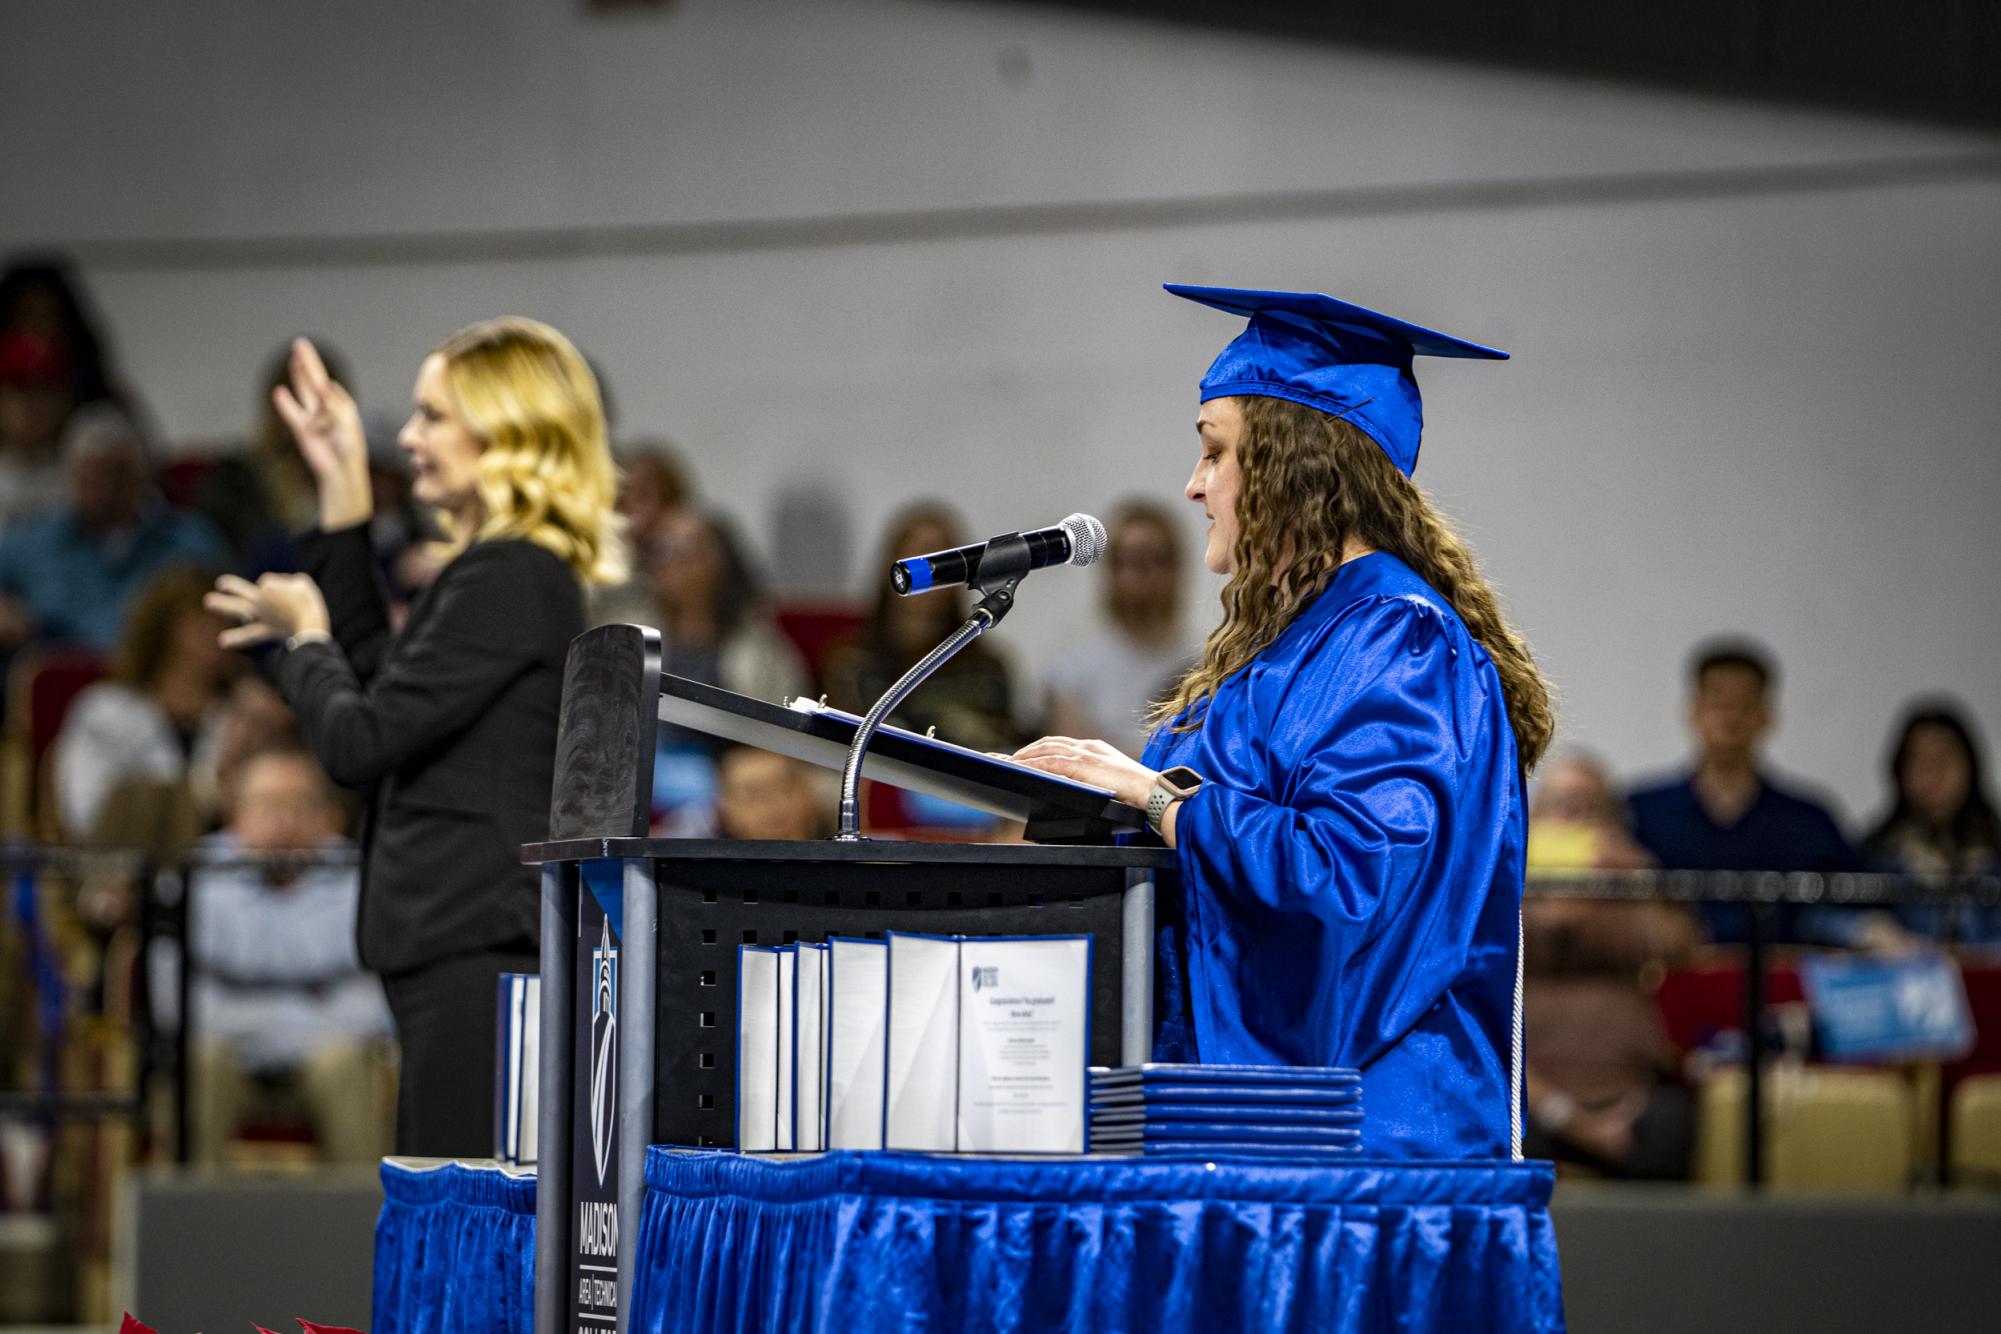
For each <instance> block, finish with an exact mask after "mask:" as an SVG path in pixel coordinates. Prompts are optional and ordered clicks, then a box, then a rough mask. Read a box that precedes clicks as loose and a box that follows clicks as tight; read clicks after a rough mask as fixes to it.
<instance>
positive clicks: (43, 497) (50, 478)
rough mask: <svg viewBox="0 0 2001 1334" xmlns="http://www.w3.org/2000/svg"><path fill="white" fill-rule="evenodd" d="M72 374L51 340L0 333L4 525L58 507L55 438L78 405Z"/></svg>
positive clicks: (0, 511) (0, 514)
mask: <svg viewBox="0 0 2001 1334" xmlns="http://www.w3.org/2000/svg"><path fill="white" fill-rule="evenodd" d="M70 380H71V377H70V369H69V364H68V362H67V360H66V359H65V357H64V354H63V351H62V349H61V348H60V347H59V346H57V345H56V344H55V343H54V342H53V341H51V340H50V339H47V338H44V337H42V336H41V335H39V334H33V333H29V332H27V331H26V330H22V329H10V330H7V331H5V332H0V524H7V523H12V522H14V521H15V520H18V519H22V518H25V517H27V516H28V515H31V514H33V513H35V512H36V511H38V510H44V509H49V508H51V507H53V506H55V505H57V504H60V503H61V501H62V497H63V482H62V469H61V468H60V467H58V466H57V464H56V439H57V437H58V436H59V435H61V433H62V428H63V423H64V422H65V421H67V420H68V419H69V414H70V410H71V409H72V408H73V407H75V406H76V402H75V399H74V397H73V395H74V392H75V391H74V390H73V389H72V388H71V384H70Z"/></svg>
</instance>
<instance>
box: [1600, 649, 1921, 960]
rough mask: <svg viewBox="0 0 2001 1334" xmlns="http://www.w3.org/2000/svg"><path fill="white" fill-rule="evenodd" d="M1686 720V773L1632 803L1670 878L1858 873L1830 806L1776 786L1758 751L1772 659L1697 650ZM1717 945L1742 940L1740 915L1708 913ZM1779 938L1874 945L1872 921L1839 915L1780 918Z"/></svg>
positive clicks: (1768, 710)
mask: <svg viewBox="0 0 2001 1334" xmlns="http://www.w3.org/2000/svg"><path fill="white" fill-rule="evenodd" d="M1688 683H1689V690H1690V695H1689V705H1688V721H1689V727H1690V730H1691V731H1692V732H1693V733H1694V735H1695V743H1696V753H1695V763H1694V766H1693V768H1692V770H1691V771H1690V772H1689V773H1688V774H1687V775H1686V776H1684V777H1681V778H1677V779H1673V780H1671V781H1668V782H1663V783H1657V784H1655V785H1654V786H1652V787H1648V788H1645V789H1643V790H1641V791H1637V792H1634V793H1633V795H1632V802H1631V805H1632V811H1633V832H1634V835H1635V836H1636V837H1637V838H1638V839H1639V841H1640V845H1641V846H1642V847H1644V848H1645V849H1646V850H1647V851H1648V852H1650V853H1652V854H1653V856H1654V858H1655V860H1657V861H1658V862H1659V863H1660V864H1661V866H1662V867H1663V868H1665V869H1667V870H1670V871H1818V872H1822V873H1831V872H1839V871H1852V870H1855V869H1856V868H1857V867H1858V866H1859V864H1860V862H1859V859H1858V858H1857V856H1856V854H1855V851H1854V849H1853V848H1851V847H1850V846H1849V844H1848V841H1847V839H1845V838H1844V837H1843V836H1842V833H1841V828H1840V826H1839V825H1837V824H1836V823H1835V820H1834V817H1833V816H1832V815H1830V814H1829V813H1828V810H1827V807H1826V806H1824V805H1822V804H1821V803H1820V802H1818V801H1816V800H1814V799H1813V798H1811V797H1808V796H1806V795H1804V794H1802V793H1799V792H1795V791H1793V790H1791V789H1790V788H1789V787H1787V786H1784V785H1781V784H1780V783H1778V782H1777V781H1775V780H1774V779H1773V777H1772V776H1771V774H1770V773H1769V772H1768V771H1767V770H1766V769H1765V767H1764V756H1763V750H1764V744H1765V740H1766V737H1767V736H1768V735H1769V734H1770V732H1771V730H1772V725H1773V712H1774V711H1773V707H1772V698H1773V696H1774V695H1775V694H1776V693H1777V688H1778V669H1777V667H1776V665H1775V664H1774V663H1773V661H1772V658H1771V655H1770V654H1769V653H1767V652H1766V651H1765V650H1764V649H1763V648H1761V647H1760V646H1758V645H1756V644H1752V643H1750V642H1748V641H1742V640H1717V641H1713V642H1710V643H1706V644H1703V645H1700V646H1698V648H1697V649H1696V652H1695V654H1694V657H1693V659H1692V660H1691V663H1690V668H1689V674H1688ZM1703 915H1704V918H1705V920H1706V922H1707V923H1708V926H1709V929H1710V931H1711V933H1712V934H1713V936H1714V937H1715V938H1716V939H1717V940H1719V941H1741V940H1743V939H1744V935H1745V931H1746V916H1745V910H1744V909H1743V908H1742V907H1741V906H1738V905H1736V904H1705V905H1704V907H1703ZM1774 925H1775V926H1776V927H1777V929H1778V933H1779V935H1780V936H1781V937H1782V938H1796V939H1809V940H1818V941H1821V942H1824V943H1825V942H1833V943H1842V944H1857V945H1865V944H1873V943H1877V942H1876V940H1875V939H1874V936H1875V934H1876V933H1877V932H1879V931H1880V930H1881V929H1882V927H1883V923H1882V922H1881V921H1880V920H1878V918H1877V917H1871V916H1868V915H1863V914H1856V913H1852V912H1849V911H1846V910H1841V909H1821V910H1815V911H1810V912H1808V913H1803V914H1800V915H1799V917H1798V919H1797V920H1794V919H1793V918H1791V917H1789V916H1788V915H1785V914H1781V915H1780V916H1779V919H1778V920H1777V921H1776V922H1775V924H1774Z"/></svg>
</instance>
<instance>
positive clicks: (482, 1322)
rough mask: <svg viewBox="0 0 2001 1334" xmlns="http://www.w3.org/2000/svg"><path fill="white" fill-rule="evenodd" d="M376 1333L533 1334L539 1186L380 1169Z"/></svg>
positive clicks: (470, 1171) (470, 1172)
mask: <svg viewBox="0 0 2001 1334" xmlns="http://www.w3.org/2000/svg"><path fill="white" fill-rule="evenodd" d="M382 1195H383V1200H382V1215H381V1217H380V1218H379V1219H378V1220H377V1222H376V1224H375V1304H374V1318H373V1322H372V1323H371V1324H370V1326H369V1334H443V1332H444V1331H451V1332H452V1334H471V1331H478V1332H479V1334H532V1331H533V1330H534V1327H535V1178H534V1177H532V1176H527V1177H515V1176H509V1175H507V1174H506V1173H504V1172H502V1171H500V1170H499V1169H498V1168H495V1167H469V1166H466V1165H464V1164H461V1163H447V1164H443V1165H441V1166H437V1167H425V1168H415V1167H411V1166H408V1165H406V1164H403V1163H399V1162H396V1161H394V1160H385V1161H384V1162H383V1164H382Z"/></svg>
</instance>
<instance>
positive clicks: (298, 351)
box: [271, 338, 375, 531]
mask: <svg viewBox="0 0 2001 1334" xmlns="http://www.w3.org/2000/svg"><path fill="white" fill-rule="evenodd" d="M271 401H272V403H273V404H275V405H276V406H277V409H278V415H279V416H280V417H283V418H284V419H285V425H286V426H287V427H289V428H290V429H291V432H292V438H293V439H294V440H296V441H298V444H299V453H300V455H301V456H302V457H303V458H304V459H305V460H306V466H307V467H308V468H310V469H312V472H313V479H314V481H315V482H317V483H318V485H319V494H320V527H321V528H323V529H327V530H329V531H331V530H333V529H336V528H350V527H352V526H354V525H355V524H357V523H366V522H368V520H369V519H370V518H371V517H373V515H374V513H375V496H374V492H373V490H372V489H371V488H370V486H369V481H368V437H367V435H366V434H365V433H364V432H363V430H362V426H361V409H360V408H358V407H356V406H355V402H354V397H353V395H351V394H349V393H348V392H347V390H346V389H344V388H342V387H341V385H340V383H339V382H338V381H336V380H335V379H334V378H333V377H332V376H331V375H329V374H328V373H327V367H326V363H325V362H324V361H321V360H320V354H319V350H318V349H317V348H315V347H314V346H313V345H312V343H310V342H309V341H307V340H306V339H304V338H298V339H294V340H293V341H292V382H291V384H289V385H283V384H281V385H279V386H277V387H276V388H274V389H273V390H272V391H271Z"/></svg>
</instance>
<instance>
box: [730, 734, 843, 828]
mask: <svg viewBox="0 0 2001 1334" xmlns="http://www.w3.org/2000/svg"><path fill="white" fill-rule="evenodd" d="M717 768H718V770H719V771H720V779H719V782H718V784H717V790H716V823H717V826H718V832H720V833H721V834H722V836H723V837H724V838H763V839H800V840H806V839H819V838H826V837H828V836H829V835H831V834H832V833H833V832H834V823H835V821H834V806H835V803H836V802H837V801H838V800H839V793H838V792H837V790H836V789H837V787H838V783H837V782H834V781H829V780H831V779H832V778H833V775H832V774H831V773H830V772H828V771H827V770H824V769H820V768H816V767H815V766H813V765H811V764H808V763H806V761H804V760H795V759H793V758H792V757H791V756H789V755H779V754H777V753H775V752H773V751H768V750H759V749H758V748H756V747H755V746H732V747H730V748H729V749H728V750H726V751H724V752H723V753H722V756H721V757H720V758H719V759H718V760H717Z"/></svg>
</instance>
